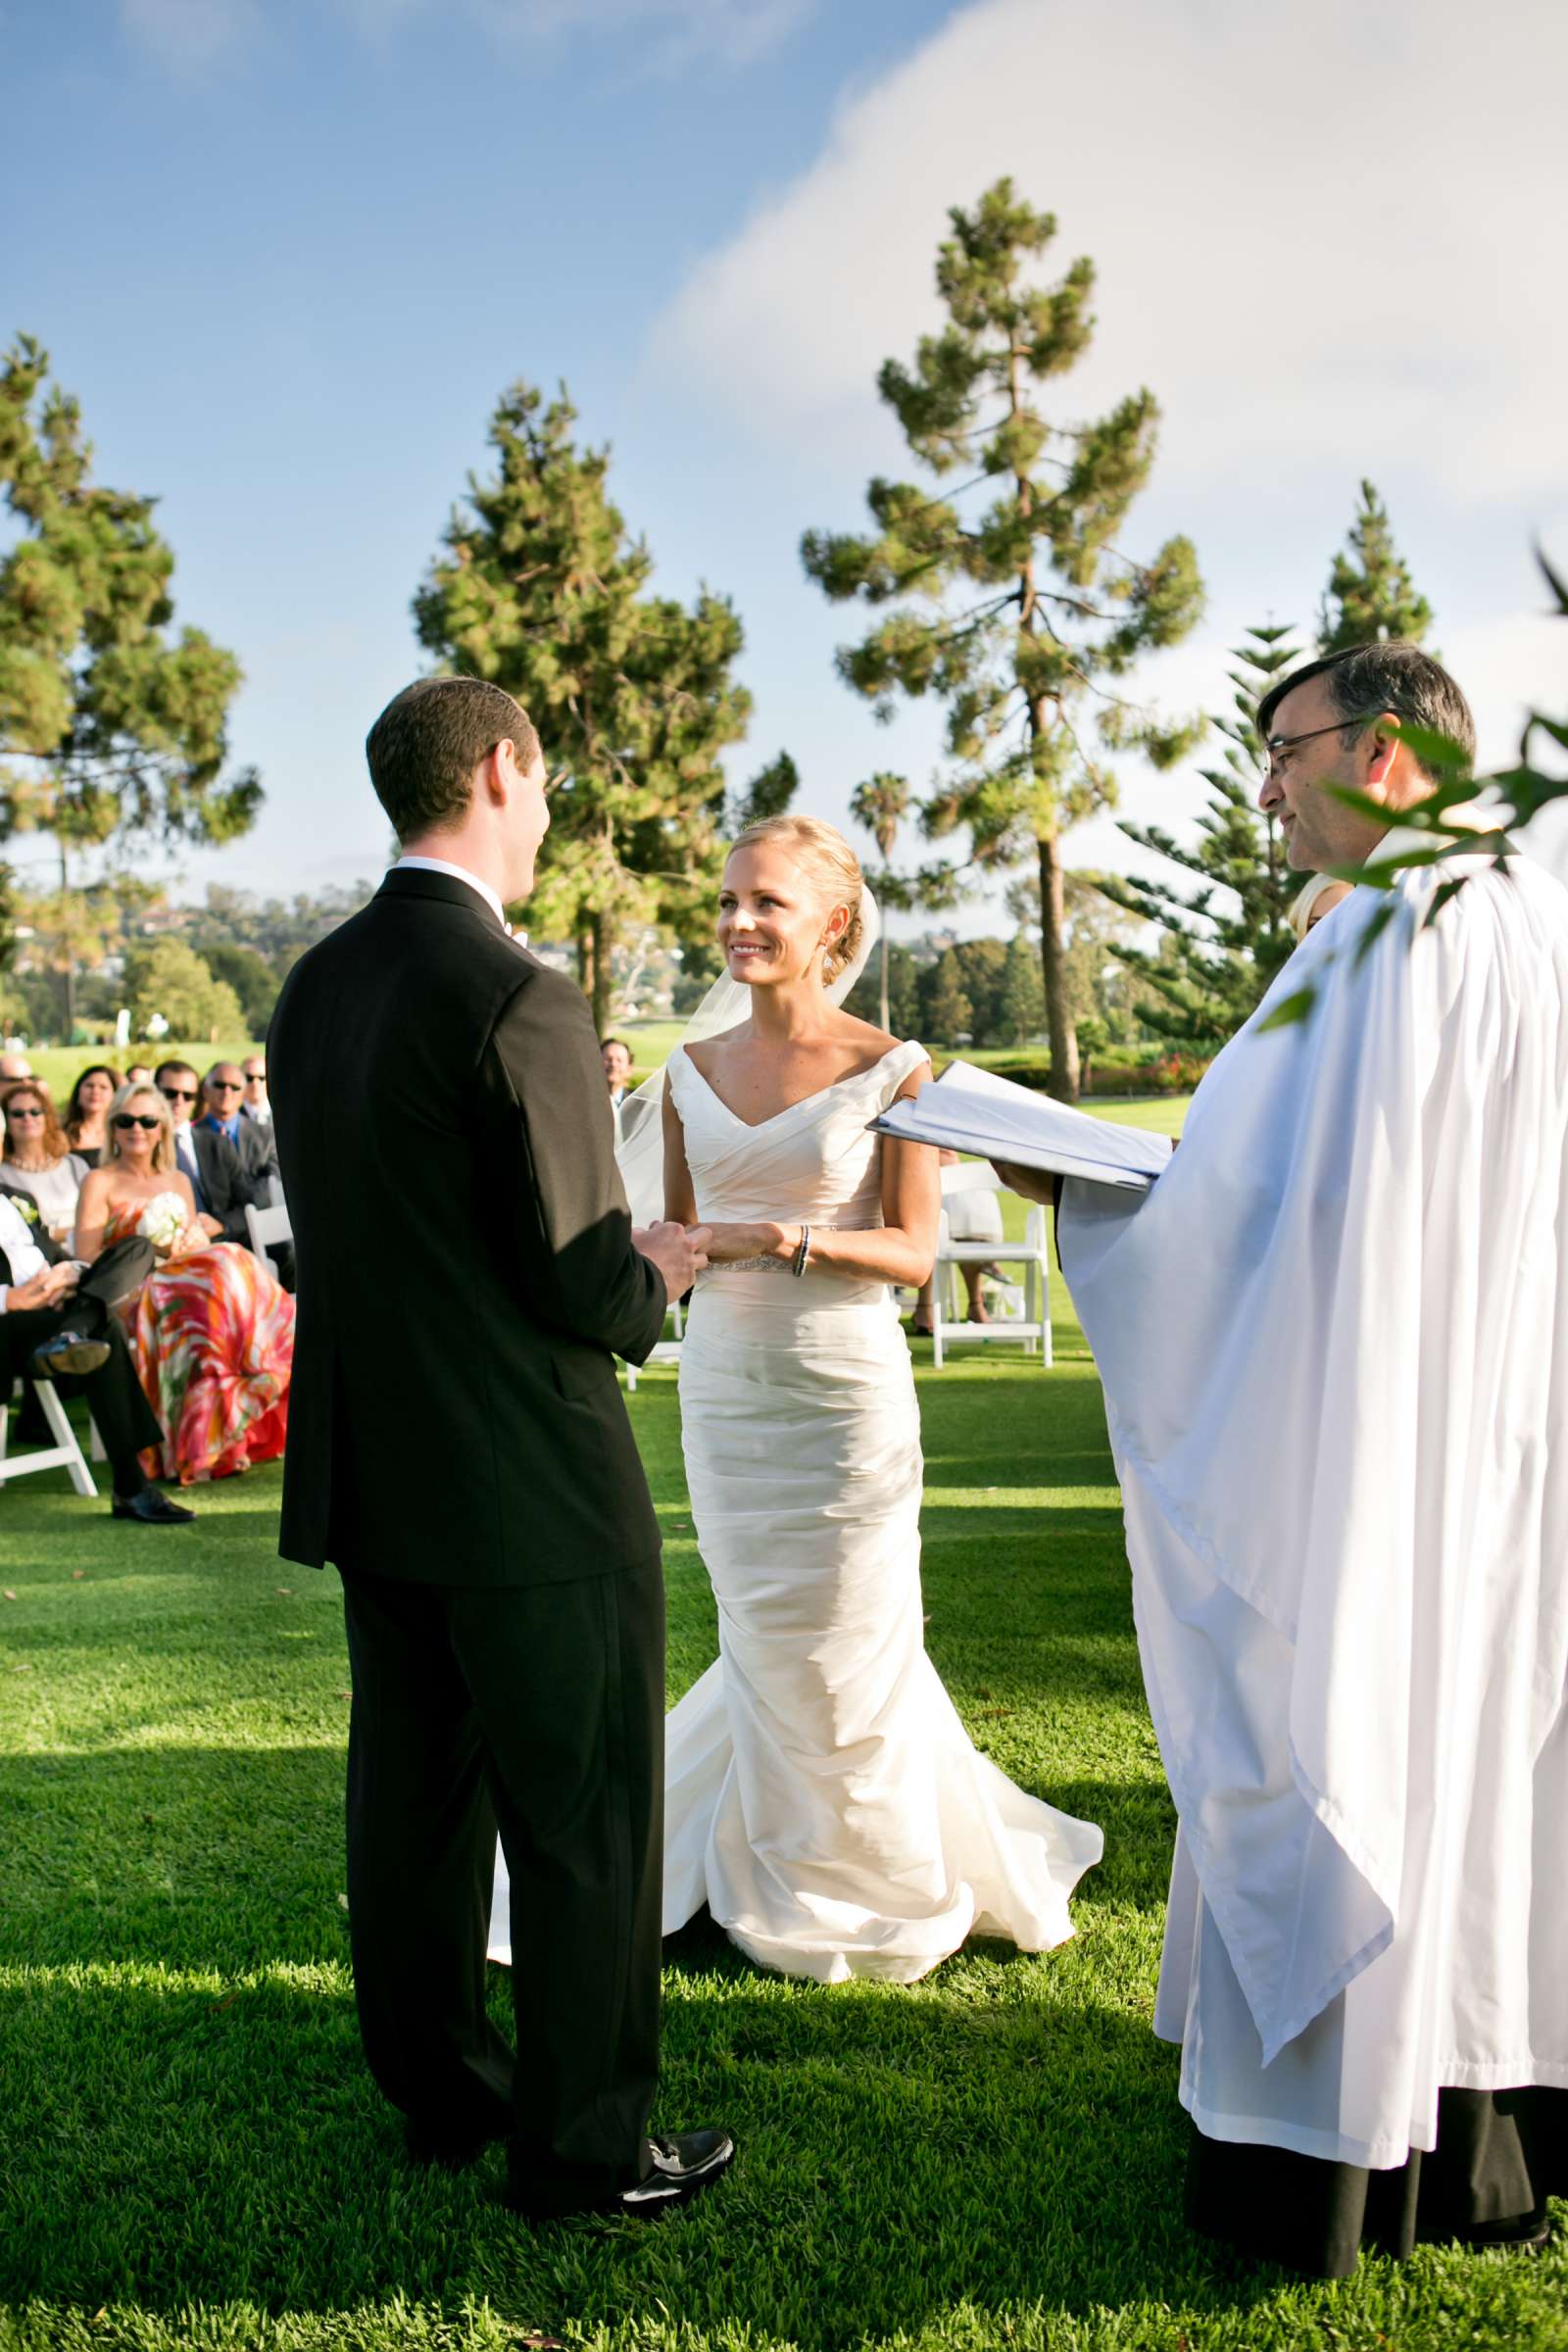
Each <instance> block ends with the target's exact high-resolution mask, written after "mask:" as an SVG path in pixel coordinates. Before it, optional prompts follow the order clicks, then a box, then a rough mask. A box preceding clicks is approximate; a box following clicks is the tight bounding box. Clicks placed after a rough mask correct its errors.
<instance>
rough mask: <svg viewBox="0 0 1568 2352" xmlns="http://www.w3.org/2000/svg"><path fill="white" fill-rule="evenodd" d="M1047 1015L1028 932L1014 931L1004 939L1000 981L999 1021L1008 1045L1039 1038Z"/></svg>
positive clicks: (1017, 1044) (1025, 1043)
mask: <svg viewBox="0 0 1568 2352" xmlns="http://www.w3.org/2000/svg"><path fill="white" fill-rule="evenodd" d="M1045 1018H1046V992H1045V990H1044V988H1043V987H1042V986H1041V983H1040V958H1039V956H1037V955H1036V954H1035V951H1034V947H1033V944H1032V942H1031V941H1030V938H1029V935H1028V933H1027V932H1025V931H1015V932H1014V933H1013V935H1012V937H1011V939H1010V940H1009V941H1008V942H1007V964H1006V971H1005V977H1004V980H1003V990H1002V1021H1003V1028H1004V1031H1005V1036H1006V1041H1007V1043H1008V1045H1009V1046H1026V1045H1027V1044H1028V1043H1029V1040H1030V1039H1031V1038H1032V1037H1038V1035H1039V1034H1040V1031H1041V1029H1042V1027H1043V1026H1044V1024H1045Z"/></svg>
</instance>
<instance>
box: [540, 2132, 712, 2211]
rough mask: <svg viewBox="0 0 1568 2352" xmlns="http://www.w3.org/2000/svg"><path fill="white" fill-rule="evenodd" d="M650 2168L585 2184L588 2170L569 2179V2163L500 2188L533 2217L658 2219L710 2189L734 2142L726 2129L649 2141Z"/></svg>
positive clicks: (680, 2133)
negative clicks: (614, 2184) (619, 2181)
mask: <svg viewBox="0 0 1568 2352" xmlns="http://www.w3.org/2000/svg"><path fill="white" fill-rule="evenodd" d="M647 2145H648V2154H649V2159H650V2165H649V2170H648V2172H647V2174H646V2175H645V2176H644V2178H643V2179H642V2180H634V2181H632V2182H631V2183H630V2184H629V2185H628V2186H626V2187H623V2188H606V2187H603V2186H600V2185H598V2184H595V2185H592V2186H589V2185H587V2177H586V2173H584V2174H582V2175H579V2177H578V2179H576V2180H573V2179H572V2178H571V2168H570V2167H566V2166H563V2167H562V2168H561V2169H560V2170H559V2171H557V2172H553V2173H551V2172H545V2173H539V2174H535V2175H533V2176H531V2177H530V2178H529V2179H527V2180H522V2179H519V2178H518V2177H517V2176H516V2175H515V2174H514V2176H513V2178H512V2179H511V2180H509V2181H508V2183H507V2186H506V2188H505V2190H504V2191H503V2193H502V2203H503V2204H505V2205H509V2206H510V2207H511V2208H512V2210H513V2212H514V2213H520V2214H521V2215H523V2217H524V2218H525V2219H526V2220H528V2221H530V2222H564V2221H569V2220H570V2219H572V2218H573V2217H574V2216H575V2215H578V2214H586V2213H599V2214H622V2215H624V2216H625V2218H626V2220H627V2221H632V2222H656V2221H658V2220H659V2218H660V2216H661V2214H665V2213H671V2212H673V2210H674V2208H675V2207H676V2206H677V2205H685V2204H689V2203H690V2201H691V2199H692V2198H693V2197H695V2196H700V2195H701V2194H702V2191H703V2190H704V2189H705V2188H711V2186H712V2184H713V2182H714V2181H715V2180H717V2179H718V2177H719V2175H720V2174H721V2173H725V2172H727V2171H728V2170H729V2167H730V2166H731V2164H733V2162H734V2160H735V2142H734V2140H733V2139H732V2138H731V2137H730V2135H729V2133H728V2132H727V2131H681V2132H678V2133H676V2134H675V2135H674V2136H673V2137H671V2138H667V2139H651V2140H649V2141H648V2143H647Z"/></svg>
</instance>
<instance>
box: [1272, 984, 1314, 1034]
mask: <svg viewBox="0 0 1568 2352" xmlns="http://www.w3.org/2000/svg"><path fill="white" fill-rule="evenodd" d="M1316 1003H1317V990H1316V989H1315V988H1299V989H1297V991H1296V992H1295V994H1294V995H1293V996H1289V997H1282V998H1281V999H1280V1002H1279V1003H1278V1004H1277V1005H1275V1007H1274V1009H1273V1011H1272V1012H1271V1013H1270V1014H1269V1016H1268V1019H1267V1020H1266V1021H1260V1022H1259V1023H1258V1034H1259V1036H1261V1035H1262V1033H1263V1031H1264V1030H1265V1029H1294V1028H1295V1027H1296V1025H1297V1023H1298V1022H1299V1021H1304V1020H1305V1019H1306V1018H1307V1016H1308V1014H1309V1013H1310V1012H1311V1010H1312V1007H1313V1005H1315V1004H1316Z"/></svg>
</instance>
